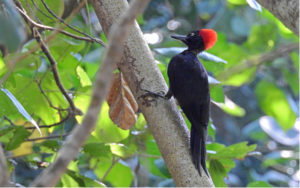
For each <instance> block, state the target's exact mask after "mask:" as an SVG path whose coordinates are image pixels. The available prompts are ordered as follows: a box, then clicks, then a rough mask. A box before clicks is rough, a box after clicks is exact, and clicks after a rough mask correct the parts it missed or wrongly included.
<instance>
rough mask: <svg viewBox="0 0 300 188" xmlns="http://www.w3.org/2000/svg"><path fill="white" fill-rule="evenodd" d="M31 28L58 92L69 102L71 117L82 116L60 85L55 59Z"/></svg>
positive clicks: (33, 28) (35, 31)
mask: <svg viewBox="0 0 300 188" xmlns="http://www.w3.org/2000/svg"><path fill="white" fill-rule="evenodd" d="M31 27H32V32H33V36H34V37H35V39H36V40H37V42H38V43H39V44H40V46H41V49H42V51H43V52H44V54H45V55H46V57H47V58H48V60H49V62H50V65H51V68H52V73H53V76H54V80H55V82H56V85H57V87H58V88H59V90H60V91H61V93H62V94H63V95H64V97H65V98H66V99H67V101H68V102H69V104H70V107H71V109H72V113H73V115H82V112H81V111H80V110H79V109H77V108H76V106H75V104H74V102H73V100H72V99H71V97H70V96H69V94H68V93H67V91H66V89H65V88H64V86H63V85H62V82H61V79H60V76H59V74H58V70H57V67H56V65H57V63H56V61H55V59H54V58H53V56H52V55H51V53H50V51H49V49H48V47H47V46H46V44H45V42H44V41H43V40H42V38H41V35H40V33H39V32H38V30H37V29H36V28H35V27H34V26H31Z"/></svg>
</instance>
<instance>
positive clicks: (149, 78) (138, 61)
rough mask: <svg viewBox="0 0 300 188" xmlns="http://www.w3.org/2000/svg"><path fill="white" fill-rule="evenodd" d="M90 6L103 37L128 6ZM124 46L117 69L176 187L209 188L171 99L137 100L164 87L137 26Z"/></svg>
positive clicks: (102, 2) (117, 2) (99, 2)
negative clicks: (194, 158) (146, 90)
mask: <svg viewBox="0 0 300 188" xmlns="http://www.w3.org/2000/svg"><path fill="white" fill-rule="evenodd" d="M92 4H93V7H94V9H95V12H96V14H97V17H98V19H99V21H100V24H101V26H102V28H103V31H104V33H105V34H106V35H107V34H108V33H109V31H110V30H111V29H112V28H111V24H112V23H114V22H115V21H116V20H117V19H118V18H119V17H120V14H121V13H122V10H124V9H125V8H126V7H127V6H128V4H127V0H114V3H111V0H92ZM124 46H125V48H124V53H123V58H122V61H120V62H119V63H118V68H120V71H121V72H122V73H123V75H124V78H125V80H126V81H127V83H128V85H129V87H130V89H131V91H132V93H133V95H134V97H135V99H136V100H137V102H138V104H139V108H140V110H141V112H142V113H143V115H144V117H145V119H146V121H147V125H148V127H149V129H150V131H151V133H152V135H153V137H154V139H155V141H156V143H157V146H158V148H159V150H160V152H161V153H162V156H163V158H164V161H165V163H166V165H167V167H168V170H169V172H170V174H171V175H172V178H173V180H174V182H175V184H176V186H178V187H195V186H196V187H213V183H212V180H211V179H210V178H209V177H207V176H205V175H204V176H202V177H200V175H199V173H198V171H197V170H196V168H195V166H194V164H193V162H192V160H191V156H190V151H189V144H188V143H189V142H188V140H189V137H188V128H187V126H186V124H185V122H184V119H183V117H182V116H181V114H180V113H179V111H178V109H177V106H176V104H175V101H174V99H171V100H169V101H167V100H164V99H160V98H159V99H154V100H153V103H151V102H149V101H146V102H145V101H144V100H143V98H139V96H141V95H143V94H145V89H148V90H150V91H165V90H167V85H166V83H165V81H164V79H163V76H162V74H161V72H160V70H159V69H158V67H157V65H156V63H155V60H154V57H153V55H152V53H151V50H150V48H149V46H148V45H147V43H146V42H145V40H144V39H143V34H142V31H141V29H140V27H139V26H138V24H135V25H134V27H133V28H132V29H131V31H130V35H129V37H128V39H127V41H126V43H125V45H124ZM148 102H149V103H150V104H149V105H148ZM203 174H205V173H203Z"/></svg>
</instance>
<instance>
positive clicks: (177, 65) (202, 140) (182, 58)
mask: <svg viewBox="0 0 300 188" xmlns="http://www.w3.org/2000/svg"><path fill="white" fill-rule="evenodd" d="M200 31H201V30H200ZM200 31H193V32H191V33H189V34H188V35H187V36H172V37H173V38H175V39H178V40H181V41H182V42H184V43H185V44H186V45H187V46H188V49H187V50H185V51H183V52H181V53H180V54H178V55H176V56H174V57H173V58H172V59H171V61H170V63H169V66H168V76H169V84H170V86H169V91H168V93H167V94H166V97H167V98H170V97H171V96H174V97H175V98H176V99H177V101H178V104H179V105H180V107H181V108H182V110H183V112H184V114H185V115H186V117H187V118H188V119H189V121H190V122H191V125H192V127H191V136H190V148H191V155H192V160H193V162H194V164H195V167H196V168H197V170H198V171H199V173H200V175H202V174H201V166H202V168H203V169H204V171H205V173H206V174H207V175H208V171H207V168H206V163H205V160H206V146H205V144H206V137H207V126H208V123H209V109H210V107H209V106H210V93H209V85H208V76H207V72H206V70H205V68H204V66H203V65H202V64H201V63H200V61H199V60H198V58H197V54H198V53H199V52H201V51H203V50H205V49H207V44H206V43H205V41H209V40H207V39H206V40H204V39H203V37H205V36H209V37H210V36H211V35H210V34H211V33H209V35H205V34H204V35H202V36H201V35H200V34H199V33H200ZM208 32H214V31H213V30H209V31H208ZM214 33H215V32H214ZM212 40H216V37H215V36H214V37H212ZM209 42H211V41H209ZM212 42H213V44H214V42H215V41H212ZM213 44H212V43H210V44H209V47H211V46H212V45H213Z"/></svg>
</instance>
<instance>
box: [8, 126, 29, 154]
mask: <svg viewBox="0 0 300 188" xmlns="http://www.w3.org/2000/svg"><path fill="white" fill-rule="evenodd" d="M13 133H14V137H13V138H12V139H11V140H10V142H8V143H7V145H6V147H5V149H6V150H13V149H16V148H17V147H19V146H20V144H21V143H22V142H23V141H24V140H25V139H26V138H27V137H29V135H30V132H28V131H27V130H26V129H25V128H24V127H21V126H15V129H14V131H13Z"/></svg>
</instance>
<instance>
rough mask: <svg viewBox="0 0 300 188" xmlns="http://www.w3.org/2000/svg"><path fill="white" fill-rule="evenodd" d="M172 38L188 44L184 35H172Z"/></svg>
mask: <svg viewBox="0 0 300 188" xmlns="http://www.w3.org/2000/svg"><path fill="white" fill-rule="evenodd" d="M171 37H172V38H173V39H177V40H180V41H182V42H184V43H185V42H186V36H184V35H171Z"/></svg>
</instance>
